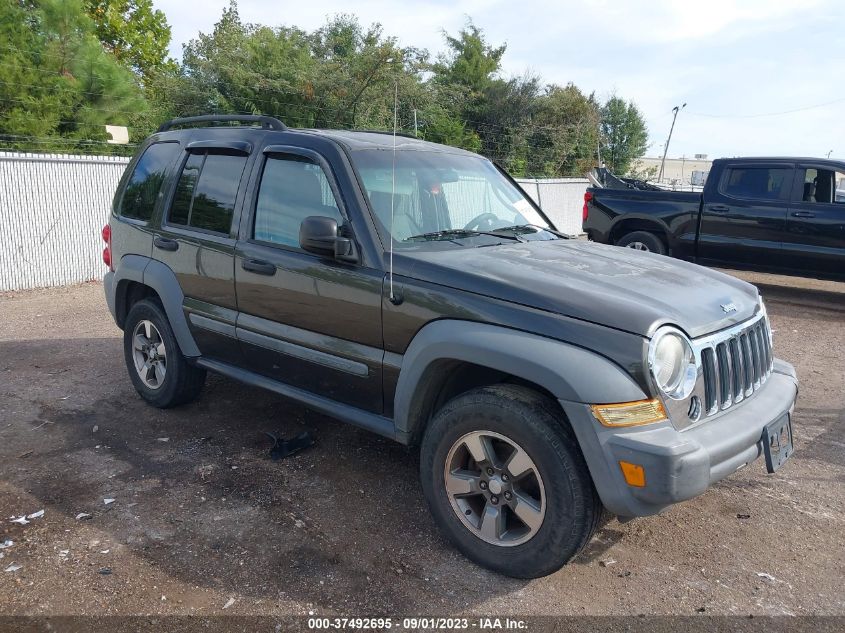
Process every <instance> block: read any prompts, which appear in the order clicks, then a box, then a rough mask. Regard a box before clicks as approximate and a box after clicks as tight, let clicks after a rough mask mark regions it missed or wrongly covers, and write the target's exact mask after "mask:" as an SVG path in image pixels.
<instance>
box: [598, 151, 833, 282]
mask: <svg viewBox="0 0 845 633" xmlns="http://www.w3.org/2000/svg"><path fill="white" fill-rule="evenodd" d="M614 182H615V183H616V184H615V186H612V187H603V188H602V187H593V188H590V189H588V190H587V192H586V193H585V194H584V217H583V227H584V232H585V233H586V234H587V236H588V237H589V239H591V240H593V241H595V242H602V243H605V244H616V245H618V246H627V247H629V248H635V249H639V250H648V251H653V252H657V253H660V254H671V255H672V256H674V257H677V258H679V259H685V260H688V261H692V262H696V263H698V264H707V265H710V264H712V265H720V266H729V267H736V268H746V269H754V270H763V271H771V272H780V273H786V274H792V275H807V276H813V277H821V278H828V279H845V163H843V162H840V161H831V160H824V159H818V158H722V159H719V160H715V161H713V167H712V169H711V171H710V174H709V176H708V178H707V182H706V184H705V186H704V191H703V192H700V193H699V192H674V191H656V190H654V189H653V188H652V189H650V190H643V189H639V188H637V186H636V185H635V184H629V183H626V182H621V181H618V180H615V179H614Z"/></svg>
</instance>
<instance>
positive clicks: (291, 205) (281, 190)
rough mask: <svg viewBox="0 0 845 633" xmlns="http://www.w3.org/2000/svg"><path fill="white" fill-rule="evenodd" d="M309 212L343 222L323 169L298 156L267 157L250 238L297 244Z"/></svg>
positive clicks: (296, 245) (291, 244)
mask: <svg viewBox="0 0 845 633" xmlns="http://www.w3.org/2000/svg"><path fill="white" fill-rule="evenodd" d="M311 215H320V216H324V217H330V218H334V219H335V220H337V223H338V224H341V223H342V222H343V217H342V216H341V214H340V211H338V208H337V201H336V200H335V198H334V194H333V193H332V189H331V186H330V185H329V181H328V179H327V178H326V174H325V173H324V172H323V168H322V167H320V165H317V164H316V163H313V162H311V161H310V160H308V159H307V158H304V157H301V156H276V157H268V158H267V162H266V163H265V164H264V172H263V174H262V175H261V184H260V186H259V189H258V201H257V202H256V205H255V231H254V233H253V236H254V238H255V239H256V240H259V241H262V242H272V243H274V244H284V245H285V246H294V247H299V227H300V225H301V224H302V221H303V220H304V219H305V218H307V217H308V216H311Z"/></svg>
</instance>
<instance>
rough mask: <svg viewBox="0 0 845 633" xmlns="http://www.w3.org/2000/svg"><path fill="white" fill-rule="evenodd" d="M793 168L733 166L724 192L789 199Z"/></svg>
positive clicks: (758, 197)
mask: <svg viewBox="0 0 845 633" xmlns="http://www.w3.org/2000/svg"><path fill="white" fill-rule="evenodd" d="M791 182H792V170H791V169H789V168H785V167H731V168H729V169H728V170H727V173H726V174H725V179H724V181H723V183H722V193H724V194H725V195H727V196H733V197H734V198H750V199H753V200H789V190H790V184H791Z"/></svg>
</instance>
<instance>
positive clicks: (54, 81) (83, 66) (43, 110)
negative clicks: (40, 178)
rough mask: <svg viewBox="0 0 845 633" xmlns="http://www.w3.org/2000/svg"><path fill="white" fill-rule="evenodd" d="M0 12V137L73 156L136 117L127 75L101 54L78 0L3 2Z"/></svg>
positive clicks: (137, 95) (137, 105)
mask: <svg viewBox="0 0 845 633" xmlns="http://www.w3.org/2000/svg"><path fill="white" fill-rule="evenodd" d="M0 13H1V14H2V15H0V18H2V19H0V33H1V34H2V35H3V36H4V37H3V41H5V42H9V45H8V46H6V47H2V48H0V133H2V134H5V135H7V136H8V137H9V138H10V139H14V140H13V141H12V144H13V145H14V146H18V147H21V146H26V147H37V148H38V149H55V148H58V147H61V148H63V149H71V148H74V146H76V147H75V148H74V149H75V150H79V149H81V148H83V147H85V146H86V143H87V142H88V141H91V140H93V141H97V140H100V141H102V140H106V138H107V135H106V131H105V124H107V123H109V124H116V125H125V124H126V123H127V122H128V121H129V118H130V114H131V113H132V112H136V111H139V110H143V108H144V100H143V96H142V94H141V92H140V89H139V88H138V86H137V84H136V82H135V78H134V76H133V75H132V73H131V72H130V71H128V70H126V69H125V68H123V67H122V66H121V65H120V64H119V63H118V62H117V61H116V60H115V59H114V58H113V57H112V56H111V55H109V54H108V53H106V52H105V51H104V50H103V48H102V46H101V45H100V43H99V41H98V40H97V38H96V37H95V35H94V25H93V23H92V21H91V20H90V19H89V18H88V16H87V15H86V14H85V11H84V10H83V7H82V4H81V2H80V0H32V1H30V2H26V3H23V2H15V1H13V0H3V1H2V2H1V3H0ZM62 138H63V139H65V140H61V139H62Z"/></svg>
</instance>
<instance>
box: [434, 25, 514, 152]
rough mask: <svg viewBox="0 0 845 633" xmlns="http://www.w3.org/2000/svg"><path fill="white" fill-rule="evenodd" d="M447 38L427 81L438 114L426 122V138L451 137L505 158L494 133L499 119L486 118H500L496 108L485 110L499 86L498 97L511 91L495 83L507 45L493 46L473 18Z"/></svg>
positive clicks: (439, 139)
mask: <svg viewBox="0 0 845 633" xmlns="http://www.w3.org/2000/svg"><path fill="white" fill-rule="evenodd" d="M443 37H444V39H445V41H446V46H447V48H448V50H447V52H445V53H443V54H441V55H440V56H439V58H438V60H437V62H435V63H434V64H432V65H431V67H430V70H431V72H432V77H431V80H430V81H429V82H428V84H429V89H430V90H431V94H432V96H433V98H434V101H435V104H436V105H434V106H433V107H432V108H431V111H432V112H433V113H435V114H434V116H433V117H432V118H431V120H429V121H427V126H426V133H425V138H427V139H430V140H436V141H437V142H446V141H445V140H444V139H447V138H448V139H452V140H453V141H457V143H456V144H457V145H458V146H459V147H463V148H464V149H469V150H472V151H482V152H484V153H487V154H490V155H493V157H494V158H500V157H501V156H500V154H499V153H498V150H497V149H496V148H498V147H499V145H498V144H497V142H496V140H495V139H494V134H493V133H492V132H491V130H492V129H493V126H495V125H497V123H494V122H491V121H489V120H487V121H485V119H489V118H490V117H493V118H495V112H494V110H493V109H492V108H486V104H487V103H488V101H489V99H488V97H489V94H488V92H489V91H490V90H493V89H495V88H498V89H499V90H498V93H497V94H498V95H499V96H502V95H503V94H505V93H506V92H507V86H506V85H497V83H496V82H497V79H496V76H497V74H498V72H499V69H500V67H501V60H502V55H504V53H505V49H506V45H504V44H503V45H502V46H498V47H494V46H491V45H490V44H488V43H487V41H486V39H485V38H484V31H482V30H481V29H480V28H478V27H477V26H475V24H473V22H472V20H468V21H467V23H466V25H465V26H464V28H463V29H461V31H460V32H459V33H458V35H457V37H453V36H451V35H449V34H448V33H447V32H445V31H444V32H443ZM506 83H507V82H506ZM512 87H513V86H512ZM429 116H430V117H431V114H429ZM485 139H486V143H485ZM494 149H496V151H494Z"/></svg>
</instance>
